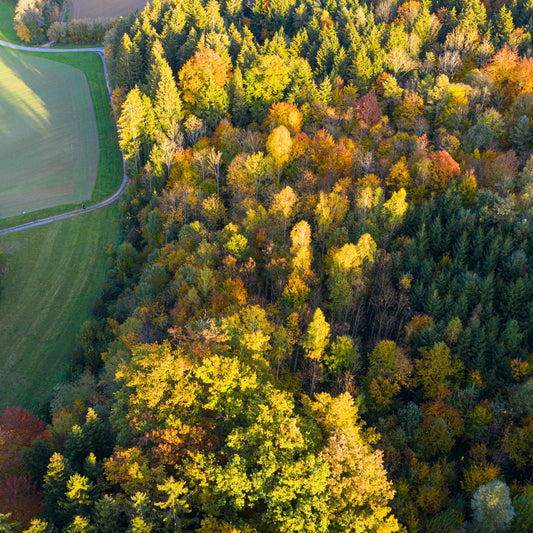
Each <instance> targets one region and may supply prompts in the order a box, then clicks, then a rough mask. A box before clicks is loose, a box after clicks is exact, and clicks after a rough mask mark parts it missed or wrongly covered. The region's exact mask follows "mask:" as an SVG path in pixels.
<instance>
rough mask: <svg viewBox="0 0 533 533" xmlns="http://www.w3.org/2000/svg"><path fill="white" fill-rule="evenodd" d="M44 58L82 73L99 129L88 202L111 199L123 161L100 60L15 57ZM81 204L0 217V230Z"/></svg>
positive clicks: (90, 57)
mask: <svg viewBox="0 0 533 533" xmlns="http://www.w3.org/2000/svg"><path fill="white" fill-rule="evenodd" d="M28 56H29V57H39V58H44V57H46V59H47V60H49V61H52V60H53V62H58V63H61V64H63V65H69V66H72V67H75V68H78V69H80V70H82V71H83V72H84V73H85V75H86V77H87V81H88V84H89V88H90V93H91V99H92V103H93V107H94V112H95V115H96V123H97V126H98V145H99V154H100V159H99V164H98V172H97V176H96V184H95V187H94V191H93V194H92V197H91V201H90V202H85V203H94V202H98V201H100V200H102V199H104V198H107V197H108V196H110V195H111V194H112V193H113V192H114V191H115V190H116V189H117V187H118V186H119V184H120V182H121V180H122V161H121V158H120V152H119V150H118V141H117V134H116V128H115V123H114V120H113V115H112V111H111V106H110V103H109V98H108V95H107V89H106V86H105V80H104V73H103V68H102V63H101V61H100V58H99V57H98V56H97V55H96V54H95V53H91V52H87V53H77V54H69V53H64V54H63V53H56V54H39V53H36V52H32V53H28V54H26V53H17V57H28ZM76 207H80V204H79V203H78V204H67V205H63V206H59V207H53V208H47V209H44V210H39V211H34V212H33V213H31V214H26V215H18V216H17V217H13V218H9V219H1V218H0V228H4V227H8V226H13V225H15V224H21V223H23V222H28V221H30V220H32V219H33V217H34V216H35V217H36V218H37V219H39V218H43V217H45V216H50V215H54V214H57V213H61V212H65V211H69V210H71V209H74V208H76Z"/></svg>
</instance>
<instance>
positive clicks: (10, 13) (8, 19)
mask: <svg viewBox="0 0 533 533" xmlns="http://www.w3.org/2000/svg"><path fill="white" fill-rule="evenodd" d="M14 17H15V6H14V5H13V4H7V3H5V2H2V1H0V39H2V40H3V41H9V42H11V43H16V44H20V39H19V38H18V35H17V32H16V31H15V30H14V29H13V18H14Z"/></svg>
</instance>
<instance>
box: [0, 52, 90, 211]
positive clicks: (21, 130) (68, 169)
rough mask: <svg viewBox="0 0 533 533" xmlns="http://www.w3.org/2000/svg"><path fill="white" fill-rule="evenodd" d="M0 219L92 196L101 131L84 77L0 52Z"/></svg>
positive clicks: (54, 64) (44, 61)
mask: <svg viewBox="0 0 533 533" xmlns="http://www.w3.org/2000/svg"><path fill="white" fill-rule="evenodd" d="M0 146H1V149H0V218H8V217H11V216H14V215H18V214H21V213H22V212H33V211H37V210H39V209H43V208H47V207H55V206H57V205H62V204H72V203H79V202H83V201H87V200H90V198H91V196H92V192H93V189H94V184H95V180H96V173H97V169H98V132H97V128H96V119H95V115H94V110H93V105H92V101H91V94H90V92H89V85H88V83H87V79H86V76H85V74H84V73H83V72H82V71H81V70H79V69H75V68H72V67H70V66H68V65H64V64H62V63H58V62H57V61H50V60H49V59H44V58H41V57H32V56H28V55H25V54H21V53H18V52H14V51H12V50H6V49H0Z"/></svg>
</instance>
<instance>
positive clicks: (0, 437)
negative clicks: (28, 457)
mask: <svg viewBox="0 0 533 533" xmlns="http://www.w3.org/2000/svg"><path fill="white" fill-rule="evenodd" d="M45 427H46V426H45V425H44V423H43V422H41V421H40V420H39V419H38V418H37V417H36V416H34V415H33V414H32V413H30V412H29V411H26V410H25V409H23V408H22V407H6V409H5V411H4V412H3V413H2V414H1V415H0V478H1V479H6V478H8V477H11V476H16V475H20V474H21V468H22V458H21V456H20V451H21V450H22V449H23V448H26V447H27V446H31V444H32V443H33V441H34V440H35V439H36V438H37V437H39V436H40V435H42V434H43V432H44V430H45Z"/></svg>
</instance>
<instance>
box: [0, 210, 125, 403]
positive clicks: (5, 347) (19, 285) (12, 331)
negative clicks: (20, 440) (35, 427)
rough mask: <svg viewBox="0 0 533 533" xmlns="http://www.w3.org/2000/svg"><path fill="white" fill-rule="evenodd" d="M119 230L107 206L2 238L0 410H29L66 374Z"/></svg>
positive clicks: (115, 214)
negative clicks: (6, 270)
mask: <svg viewBox="0 0 533 533" xmlns="http://www.w3.org/2000/svg"><path fill="white" fill-rule="evenodd" d="M117 228H118V223H117V208H116V207H111V208H107V209H102V210H100V211H96V212H94V213H88V214H86V215H83V216H79V217H74V218H72V219H69V220H66V221H63V222H56V223H53V224H48V225H46V226H41V227H38V228H32V229H29V230H25V231H21V232H18V233H14V234H11V235H5V236H3V237H0V248H1V249H2V250H3V252H4V254H3V256H4V258H5V259H6V260H7V261H8V262H9V264H10V270H9V274H8V275H7V277H6V278H4V280H3V290H2V292H1V293H0V317H1V320H0V339H2V342H1V343H0V375H1V376H2V380H0V411H1V410H3V409H4V407H5V406H6V405H22V406H23V407H26V408H30V409H31V408H32V407H35V406H36V405H38V404H39V403H40V402H41V401H42V400H43V399H44V398H46V397H47V395H48V394H49V392H50V390H51V389H52V387H53V386H54V385H55V384H56V383H57V382H58V381H59V380H60V379H61V377H62V376H63V375H64V372H65V369H66V368H67V365H68V361H69V353H70V352H71V351H72V349H73V348H74V346H75V337H76V334H77V332H78V330H79V328H80V325H81V324H82V323H83V321H84V320H87V318H89V316H90V310H91V307H92V305H93V303H94V300H95V298H96V296H97V295H98V292H99V290H100V287H101V286H102V285H103V281H104V275H105V265H106V256H105V253H104V250H105V247H106V246H107V245H109V244H115V242H116V236H117Z"/></svg>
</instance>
